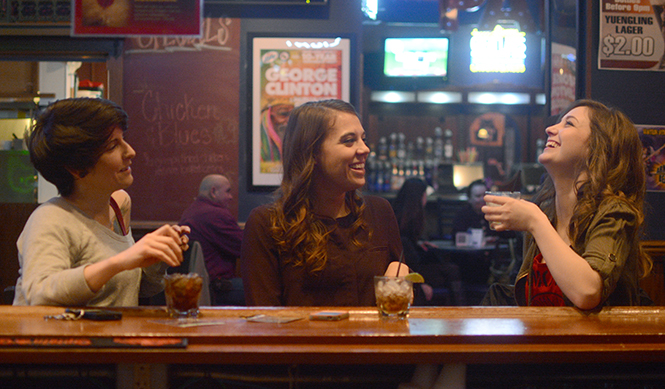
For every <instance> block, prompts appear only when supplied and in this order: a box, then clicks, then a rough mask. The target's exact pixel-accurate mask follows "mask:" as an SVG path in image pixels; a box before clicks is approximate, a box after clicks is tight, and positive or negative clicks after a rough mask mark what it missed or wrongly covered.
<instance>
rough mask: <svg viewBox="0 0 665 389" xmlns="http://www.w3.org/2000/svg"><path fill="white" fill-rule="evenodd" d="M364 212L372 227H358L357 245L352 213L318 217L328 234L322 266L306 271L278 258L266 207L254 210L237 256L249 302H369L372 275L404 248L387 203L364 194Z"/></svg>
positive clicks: (358, 303) (377, 273) (262, 303)
mask: <svg viewBox="0 0 665 389" xmlns="http://www.w3.org/2000/svg"><path fill="white" fill-rule="evenodd" d="M363 199H364V201H365V204H366V207H365V210H364V213H363V217H364V218H365V219H366V221H367V225H368V226H369V229H370V230H371V233H370V232H368V231H362V232H361V233H360V235H359V241H360V242H362V247H360V248H358V247H356V246H355V245H354V244H353V243H352V242H351V239H350V233H349V231H350V227H351V225H352V224H353V222H354V219H353V216H352V215H348V216H345V217H342V218H338V219H331V218H327V217H320V219H321V221H323V223H324V224H325V225H326V226H327V227H328V228H329V229H330V230H332V233H331V234H330V235H329V240H328V261H327V263H326V265H325V268H324V269H323V270H321V271H320V272H317V273H315V274H310V273H309V272H308V271H307V270H306V268H305V267H304V266H294V265H293V263H292V262H287V261H285V260H284V258H282V257H281V256H280V254H279V252H278V250H277V246H276V245H275V242H274V239H273V238H272V234H271V232H270V217H269V208H268V206H265V205H264V206H260V207H258V208H256V209H254V210H253V211H252V212H251V214H250V215H249V218H248V219H247V223H246V224H245V231H244V232H245V233H244V235H243V241H242V249H241V255H240V261H241V272H242V278H243V284H244V288H245V300H246V303H247V305H250V306H251V305H255V306H372V305H375V304H376V301H375V298H374V276H376V275H383V274H384V272H385V271H386V268H387V267H388V264H389V263H390V262H392V261H398V260H399V257H400V253H401V252H402V243H401V241H400V236H399V229H398V227H397V221H396V219H395V214H394V212H393V210H392V208H391V206H390V203H388V201H386V200H385V199H383V198H380V197H376V196H365V197H363Z"/></svg>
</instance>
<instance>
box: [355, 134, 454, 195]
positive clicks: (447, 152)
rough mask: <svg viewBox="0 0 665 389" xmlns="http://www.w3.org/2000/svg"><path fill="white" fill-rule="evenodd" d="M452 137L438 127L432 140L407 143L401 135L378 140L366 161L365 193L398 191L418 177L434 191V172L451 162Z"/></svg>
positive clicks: (435, 180)
mask: <svg viewBox="0 0 665 389" xmlns="http://www.w3.org/2000/svg"><path fill="white" fill-rule="evenodd" d="M452 136H453V133H452V131H451V130H449V129H446V130H445V131H444V130H442V129H441V127H436V128H435V129H434V136H433V137H425V138H423V137H421V136H419V137H417V138H416V140H415V142H414V141H411V140H410V141H407V140H406V136H405V135H404V133H401V132H400V133H396V132H393V133H391V134H390V135H389V136H388V137H386V136H382V137H380V138H379V144H378V146H377V147H376V150H372V151H371V153H370V155H369V157H368V158H367V164H366V169H367V189H368V190H369V191H371V192H395V191H398V190H399V189H400V188H401V187H402V184H404V181H406V180H407V179H408V178H411V177H419V178H421V179H423V180H425V181H426V182H427V184H428V185H430V186H432V187H433V188H434V189H436V188H437V177H436V175H437V170H438V169H437V168H438V166H439V165H440V164H441V163H452V162H453V151H454V150H453V142H452Z"/></svg>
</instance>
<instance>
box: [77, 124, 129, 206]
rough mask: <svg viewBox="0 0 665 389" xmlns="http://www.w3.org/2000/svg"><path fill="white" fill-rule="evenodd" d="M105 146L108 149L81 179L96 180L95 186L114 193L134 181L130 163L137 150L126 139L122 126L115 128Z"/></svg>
mask: <svg viewBox="0 0 665 389" xmlns="http://www.w3.org/2000/svg"><path fill="white" fill-rule="evenodd" d="M105 147H106V150H105V151H104V153H103V154H102V155H101V157H99V160H98V161H97V163H96V164H95V166H94V167H93V168H92V169H91V170H90V171H89V172H88V174H86V175H85V176H84V177H83V178H81V180H87V181H88V182H94V183H95V187H97V188H104V189H106V190H107V191H109V192H110V193H113V192H115V191H116V190H118V189H125V188H127V187H129V186H130V185H131V184H132V182H133V181H134V177H133V176H132V169H131V167H130V165H131V164H132V158H134V156H136V152H135V151H134V149H133V148H132V147H131V146H130V145H129V143H127V142H126V141H125V139H124V133H123V131H122V130H121V129H120V128H116V129H114V130H113V133H112V134H111V137H110V138H109V141H108V142H107V144H106V146H105Z"/></svg>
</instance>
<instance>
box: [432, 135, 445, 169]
mask: <svg viewBox="0 0 665 389" xmlns="http://www.w3.org/2000/svg"><path fill="white" fill-rule="evenodd" d="M442 161H443V130H441V127H436V128H434V164H435V165H439V163H441V162H442Z"/></svg>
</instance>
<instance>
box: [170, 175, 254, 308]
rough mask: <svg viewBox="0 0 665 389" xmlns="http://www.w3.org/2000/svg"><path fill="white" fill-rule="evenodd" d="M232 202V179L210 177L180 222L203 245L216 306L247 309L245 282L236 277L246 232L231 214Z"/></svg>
mask: <svg viewBox="0 0 665 389" xmlns="http://www.w3.org/2000/svg"><path fill="white" fill-rule="evenodd" d="M231 199H233V196H232V195H231V184H230V182H229V180H228V178H226V177H225V176H223V175H220V174H210V175H207V176H205V177H204V178H203V180H202V181H201V184H200V186H199V194H198V197H196V199H195V200H194V202H193V203H192V204H191V205H190V206H189V208H187V209H186V210H185V212H183V214H182V217H181V218H180V224H182V225H186V226H189V227H190V228H191V230H192V232H191V233H190V234H189V238H190V240H191V241H198V242H199V243H200V244H201V250H202V251H203V257H204V258H205V264H206V269H207V270H208V275H209V277H210V295H211V298H212V305H245V296H244V290H243V286H242V279H241V278H240V277H238V276H237V274H236V260H237V259H238V257H239V256H240V243H241V242H242V234H243V231H242V229H241V228H240V227H239V226H238V221H237V220H236V218H235V217H234V216H233V215H232V214H231V212H230V210H229V202H230V201H231Z"/></svg>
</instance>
